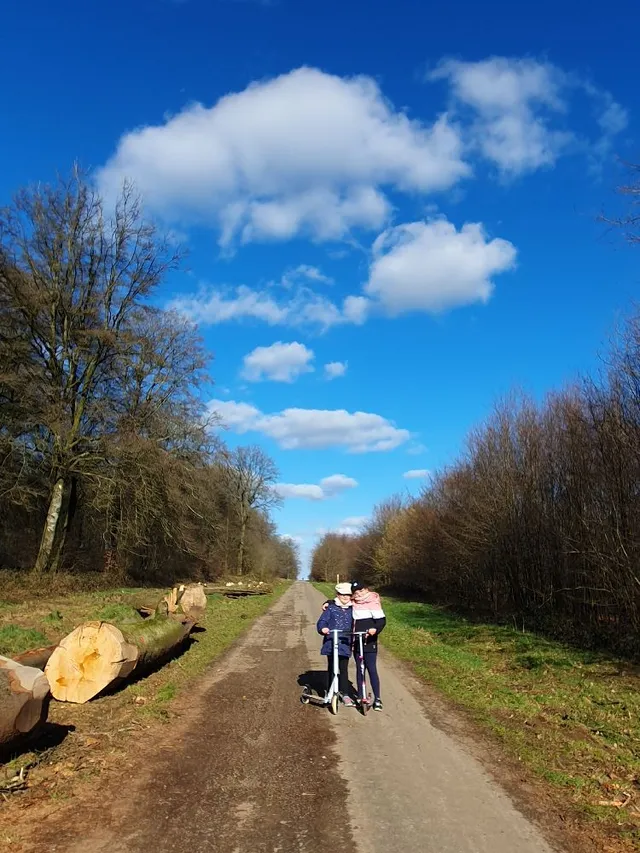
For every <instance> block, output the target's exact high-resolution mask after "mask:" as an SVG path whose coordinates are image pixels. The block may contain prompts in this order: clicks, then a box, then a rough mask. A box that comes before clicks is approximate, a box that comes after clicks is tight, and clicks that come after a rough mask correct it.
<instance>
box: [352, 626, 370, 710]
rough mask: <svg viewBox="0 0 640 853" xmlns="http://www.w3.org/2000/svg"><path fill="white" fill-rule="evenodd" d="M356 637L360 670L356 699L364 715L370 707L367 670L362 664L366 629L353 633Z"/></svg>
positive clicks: (357, 660) (357, 659)
mask: <svg viewBox="0 0 640 853" xmlns="http://www.w3.org/2000/svg"><path fill="white" fill-rule="evenodd" d="M353 636H354V637H356V638H357V639H356V662H357V665H358V668H359V670H360V690H359V696H358V699H357V704H358V708H359V709H360V711H361V712H362V714H363V716H365V717H366V715H367V711H368V710H369V708H371V695H370V693H369V691H368V689H367V670H366V667H365V665H364V638H365V637H366V636H367V632H366V631H356V632H355V633H354V634H353Z"/></svg>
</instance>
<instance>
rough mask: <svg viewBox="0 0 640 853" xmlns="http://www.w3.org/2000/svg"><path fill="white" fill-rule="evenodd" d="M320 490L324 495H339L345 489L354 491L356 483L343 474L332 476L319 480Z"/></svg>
mask: <svg viewBox="0 0 640 853" xmlns="http://www.w3.org/2000/svg"><path fill="white" fill-rule="evenodd" d="M320 485H321V486H322V490H323V491H324V493H325V494H326V495H331V496H333V495H339V494H340V492H344V491H345V490H346V489H355V487H356V486H357V485H358V481H357V480H354V479H353V477H347V476H346V475H345V474H332V475H331V476H330V477H325V478H324V479H322V480H320Z"/></svg>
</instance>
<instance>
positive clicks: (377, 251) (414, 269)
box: [365, 219, 516, 316]
mask: <svg viewBox="0 0 640 853" xmlns="http://www.w3.org/2000/svg"><path fill="white" fill-rule="evenodd" d="M515 258H516V249H515V247H514V246H513V245H512V244H511V243H509V242H508V241H507V240H502V239H499V238H495V239H492V240H490V239H489V238H488V237H487V235H486V234H485V232H484V229H483V227H482V224H481V223H467V224H466V225H463V226H462V228H461V229H460V231H457V230H456V227H455V226H454V225H453V224H452V223H450V222H448V221H447V220H446V219H436V220H433V221H431V222H411V223H408V224H406V225H398V226H397V227H395V228H389V229H388V230H387V231H385V232H383V233H382V234H381V235H380V236H379V237H378V239H377V240H376V241H375V243H374V245H373V262H372V264H371V269H370V275H369V281H368V282H367V285H366V287H365V290H366V292H367V294H368V295H369V296H370V297H371V298H372V299H374V300H376V301H377V302H378V303H379V304H380V306H381V307H382V309H383V310H384V311H385V312H386V313H388V314H390V315H391V316H396V315H398V314H402V313H405V312H409V311H426V312H437V311H443V310H446V309H448V308H454V307H457V306H459V305H468V304H470V303H473V302H486V301H487V300H488V299H489V297H490V295H491V293H492V290H493V283H492V277H493V276H495V275H497V274H498V273H501V272H505V271H506V270H509V269H511V268H513V266H514V265H515Z"/></svg>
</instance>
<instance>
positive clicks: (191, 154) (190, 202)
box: [98, 68, 469, 244]
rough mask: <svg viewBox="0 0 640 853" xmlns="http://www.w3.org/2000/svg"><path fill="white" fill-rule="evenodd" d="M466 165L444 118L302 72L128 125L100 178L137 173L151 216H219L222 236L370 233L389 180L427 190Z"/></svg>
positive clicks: (117, 180) (367, 81) (108, 188)
mask: <svg viewBox="0 0 640 853" xmlns="http://www.w3.org/2000/svg"><path fill="white" fill-rule="evenodd" d="M468 173H469V167H468V166H467V164H466V163H464V162H463V160H462V145H461V141H460V138H459V135H458V131H457V129H456V128H455V127H454V126H452V125H451V124H450V123H449V122H448V121H447V118H446V116H442V117H440V118H439V119H438V120H437V121H436V122H435V123H433V124H426V123H423V122H420V121H417V120H412V119H410V118H409V117H408V116H407V115H406V114H405V113H403V112H401V111H398V110H396V109H395V108H394V107H393V106H392V105H391V104H390V103H389V102H388V101H387V100H386V99H385V98H384V97H383V95H382V93H381V91H380V89H379V87H378V85H377V83H376V82H375V81H374V80H373V79H371V78H370V77H364V76H360V77H352V78H342V77H338V76H335V75H332V74H326V73H324V72H322V71H319V70H317V69H314V68H299V69H297V70H295V71H292V72H290V73H288V74H283V75H281V76H280V77H277V78H275V79H271V80H267V81H264V82H260V83H254V84H252V85H250V86H249V87H248V88H246V89H245V90H244V91H242V92H238V93H233V94H229V95H227V96H225V97H223V98H221V99H220V100H219V101H218V102H217V103H216V104H215V105H214V106H212V107H206V106H204V105H202V104H193V105H191V106H189V107H187V108H185V109H184V110H183V111H182V112H180V113H178V114H177V115H175V116H173V117H171V118H169V119H168V120H167V121H165V122H164V123H162V124H160V125H155V126H147V127H142V128H139V129H136V130H132V131H130V132H129V133H126V134H125V135H124V136H123V137H122V138H121V139H120V141H119V144H118V147H117V150H116V151H115V153H114V154H113V156H112V157H111V159H110V160H109V161H108V162H107V164H106V165H105V166H104V167H103V168H102V169H101V170H100V171H99V172H98V181H99V185H100V187H101V189H102V191H103V192H104V193H105V194H107V195H108V196H113V194H114V193H115V191H116V190H117V189H118V188H119V186H120V185H121V183H122V181H123V180H124V179H125V178H130V179H133V180H134V181H135V184H136V186H137V187H138V189H139V190H140V191H141V193H142V194H143V196H144V199H145V203H146V205H147V207H148V208H149V209H151V210H152V211H153V212H155V213H158V214H160V215H162V216H164V217H165V218H166V219H167V220H169V221H178V222H180V223H182V224H184V223H188V222H193V221H195V222H201V223H202V222H204V223H215V224H216V225H217V226H218V227H219V228H220V232H221V236H220V241H221V243H223V244H228V243H229V242H231V241H232V240H234V239H236V238H238V237H240V238H241V239H243V240H251V239H290V238H291V237H293V236H295V235H297V234H307V235H309V236H311V237H313V238H314V239H318V240H323V239H330V238H339V237H342V236H344V235H345V234H346V233H347V232H348V231H349V230H350V229H352V228H355V227H364V228H374V229H378V228H380V227H381V226H382V225H383V224H384V222H385V221H386V219H387V218H388V216H389V213H390V204H389V202H388V201H387V199H386V197H385V195H384V190H385V188H387V187H394V188H397V189H399V190H403V191H409V192H421V193H429V192H432V191H436V190H444V189H447V188H448V187H450V186H452V185H453V184H455V183H456V182H457V181H458V180H459V179H460V178H462V177H463V176H465V175H467V174H468Z"/></svg>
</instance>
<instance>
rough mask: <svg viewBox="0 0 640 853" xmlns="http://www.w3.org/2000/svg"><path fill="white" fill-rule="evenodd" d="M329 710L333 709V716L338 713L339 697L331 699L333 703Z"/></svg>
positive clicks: (334, 696)
mask: <svg viewBox="0 0 640 853" xmlns="http://www.w3.org/2000/svg"><path fill="white" fill-rule="evenodd" d="M329 708H330V709H331V713H332V714H337V713H338V697H337V696H336V695H333V696H332V697H331V702H330V704H329Z"/></svg>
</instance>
